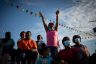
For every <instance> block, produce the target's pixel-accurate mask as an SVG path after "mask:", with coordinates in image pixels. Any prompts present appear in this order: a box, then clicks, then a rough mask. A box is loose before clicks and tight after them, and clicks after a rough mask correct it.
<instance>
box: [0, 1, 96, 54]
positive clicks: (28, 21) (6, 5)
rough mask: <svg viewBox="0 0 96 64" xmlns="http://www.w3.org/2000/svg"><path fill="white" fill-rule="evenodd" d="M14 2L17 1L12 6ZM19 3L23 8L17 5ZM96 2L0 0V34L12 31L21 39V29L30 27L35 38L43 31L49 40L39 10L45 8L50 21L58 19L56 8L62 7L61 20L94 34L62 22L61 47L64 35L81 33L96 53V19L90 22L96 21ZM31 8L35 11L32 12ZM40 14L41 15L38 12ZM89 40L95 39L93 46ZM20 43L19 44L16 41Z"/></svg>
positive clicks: (44, 36)
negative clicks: (95, 30)
mask: <svg viewBox="0 0 96 64" xmlns="http://www.w3.org/2000/svg"><path fill="white" fill-rule="evenodd" d="M10 3H12V4H13V5H12V6H10ZM16 5H18V6H19V8H16ZM95 5H96V1H95V2H94V0H91V1H89V0H0V38H3V37H4V34H5V32H6V31H10V32H11V33H12V38H13V39H14V40H15V43H16V42H17V40H18V39H19V33H20V32H21V31H27V30H29V31H31V32H32V39H34V40H36V36H37V35H38V34H41V35H42V36H43V40H44V41H45V43H46V32H45V30H44V27H43V24H42V21H41V18H40V17H39V16H38V12H39V11H41V12H42V13H43V15H44V17H45V20H46V23H49V22H50V20H51V21H54V22H55V12H56V10H57V9H59V10H60V15H59V23H60V24H63V25H66V26H69V27H72V28H74V29H77V30H80V31H82V32H86V33H88V34H89V33H90V34H92V35H86V34H85V33H82V32H77V31H74V30H70V29H66V28H64V27H63V26H61V25H60V26H59V31H58V33H59V40H60V45H61V48H63V47H62V44H61V40H62V38H63V37H64V36H69V37H70V38H72V36H73V35H74V34H79V35H81V37H82V38H83V39H82V41H83V42H84V43H83V44H85V45H87V46H88V47H89V49H93V50H92V51H90V52H91V53H93V52H94V50H95V49H96V48H95V46H96V41H95V40H96V37H94V34H95V33H94V32H93V30H92V28H94V27H96V23H89V21H94V20H95V18H96V16H95V15H96V6H95ZM26 10H28V13H26ZM30 12H33V14H32V15H30ZM36 14H37V16H35V15H36ZM88 37H92V38H88ZM86 42H88V43H90V42H92V45H93V46H90V44H88V43H86ZM94 44H95V45H94ZM16 47H17V45H15V48H16Z"/></svg>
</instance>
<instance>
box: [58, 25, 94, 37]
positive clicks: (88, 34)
mask: <svg viewBox="0 0 96 64" xmlns="http://www.w3.org/2000/svg"><path fill="white" fill-rule="evenodd" d="M59 26H61V27H64V28H66V29H69V30H72V31H75V32H80V33H83V34H85V35H86V36H88V37H84V38H82V39H90V38H95V36H94V35H93V34H90V33H86V32H83V31H80V30H77V29H75V28H72V27H69V26H65V25H63V24H59Z"/></svg>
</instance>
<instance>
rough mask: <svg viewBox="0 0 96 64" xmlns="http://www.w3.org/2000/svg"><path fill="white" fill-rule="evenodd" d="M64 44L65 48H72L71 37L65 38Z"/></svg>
mask: <svg viewBox="0 0 96 64" xmlns="http://www.w3.org/2000/svg"><path fill="white" fill-rule="evenodd" d="M62 44H63V45H64V47H65V48H66V47H70V38H69V37H64V38H63V40H62Z"/></svg>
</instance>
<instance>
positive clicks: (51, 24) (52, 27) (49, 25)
mask: <svg viewBox="0 0 96 64" xmlns="http://www.w3.org/2000/svg"><path fill="white" fill-rule="evenodd" d="M48 30H54V23H52V22H50V23H49V24H48Z"/></svg>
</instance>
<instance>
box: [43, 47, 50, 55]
mask: <svg viewBox="0 0 96 64" xmlns="http://www.w3.org/2000/svg"><path fill="white" fill-rule="evenodd" d="M49 52H50V49H49V48H48V47H45V48H43V49H42V50H41V55H43V56H48V55H49Z"/></svg>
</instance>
